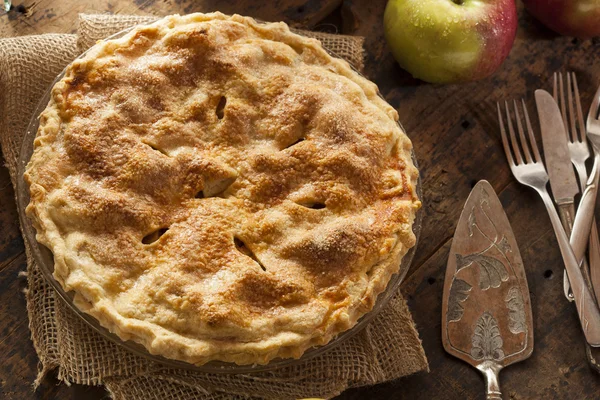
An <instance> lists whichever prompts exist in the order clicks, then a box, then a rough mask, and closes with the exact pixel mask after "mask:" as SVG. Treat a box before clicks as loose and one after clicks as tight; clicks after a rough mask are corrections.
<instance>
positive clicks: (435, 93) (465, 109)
mask: <svg viewBox="0 0 600 400" xmlns="http://www.w3.org/2000/svg"><path fill="white" fill-rule="evenodd" d="M17 3H19V4H23V9H22V11H23V12H20V11H17V10H15V11H14V12H12V11H11V14H9V15H0V36H15V35H22V34H34V33H42V32H69V31H73V30H74V29H75V21H76V17H77V13H79V12H83V11H85V12H113V13H152V14H155V15H164V14H169V13H174V12H181V13H185V12H192V11H200V10H201V11H212V10H215V9H217V8H218V9H220V10H221V11H223V12H226V13H233V12H239V13H242V14H246V15H251V16H254V17H257V18H261V19H264V20H280V19H283V20H286V21H288V22H290V23H293V24H303V26H309V27H310V26H313V25H315V24H317V23H318V22H319V21H321V20H323V19H324V18H325V16H326V15H327V14H329V13H330V12H331V11H332V10H334V9H336V7H338V6H339V5H340V0H331V1H323V2H320V1H316V0H289V1H288V0H286V1H283V0H276V1H274V2H267V3H259V2H252V1H250V0H241V1H237V2H235V1H233V0H230V1H220V2H218V1H217V0H214V1H213V0H202V1H196V2H194V1H191V0H177V1H176V0H162V1H159V0H96V1H94V2H91V1H89V2H83V1H77V0H63V1H60V0H39V1H37V2H36V6H35V7H34V8H32V9H31V8H28V7H30V6H31V5H32V4H33V3H34V1H31V0H26V1H22V2H18V1H15V5H16V7H18V6H19V4H17ZM385 3H386V2H385V1H384V0H379V1H368V2H367V1H361V0H346V1H344V2H343V5H342V7H341V9H339V12H340V15H341V16H340V17H335V18H328V19H327V21H328V22H331V21H334V22H336V23H338V24H339V25H340V26H338V30H339V31H340V32H342V33H350V34H357V35H363V36H365V37H366V46H365V47H366V51H367V60H366V72H365V73H366V75H367V76H368V77H370V78H371V79H372V80H374V81H375V82H376V83H377V84H378V85H379V87H380V90H381V92H382V94H383V95H384V96H385V97H386V99H387V100H388V101H389V102H390V103H391V104H392V105H393V106H394V107H397V108H398V110H399V113H400V118H401V121H402V123H403V124H404V127H405V128H406V130H407V132H408V134H409V136H410V137H411V138H412V140H413V142H414V145H415V151H416V154H417V157H418V159H419V161H420V167H421V173H422V178H423V191H424V208H423V212H424V220H425V222H424V226H423V232H422V236H421V242H420V244H419V250H418V252H417V257H416V259H415V262H414V264H413V268H412V269H411V271H410V275H409V276H408V277H407V280H406V283H405V285H404V287H403V292H404V293H405V294H406V295H407V296H408V298H409V305H410V307H411V309H412V311H413V313H414V316H415V320H416V323H417V327H418V329H419V332H420V335H421V338H422V339H423V343H424V346H425V350H426V352H427V355H428V357H429V360H430V364H431V372H430V373H429V374H426V373H422V374H418V375H416V376H413V377H408V378H404V379H401V380H398V381H395V382H390V383H386V384H383V385H378V386H376V387H371V388H362V389H354V390H349V391H347V392H345V393H344V394H342V395H341V396H340V397H339V399H363V398H370V399H375V400H377V399H388V398H403V399H404V398H405V399H420V398H444V399H477V398H483V388H484V387H483V381H482V379H481V377H480V376H479V374H478V372H477V371H474V370H473V369H471V368H470V367H469V366H468V365H466V364H464V363H462V362H461V361H459V360H457V359H454V358H452V357H451V356H448V355H447V354H446V353H445V352H444V351H443V348H442V345H441V340H440V334H441V333H440V318H441V310H440V307H441V295H442V280H443V276H444V271H445V265H446V260H447V256H448V250H449V246H450V238H451V237H452V234H453V232H454V228H455V224H456V221H457V220H458V216H459V214H460V212H461V207H462V204H463V203H464V201H465V199H466V197H467V195H468V193H469V191H470V189H471V186H472V184H473V183H474V182H476V181H477V180H479V179H487V180H489V181H490V182H491V183H492V185H493V186H494V187H495V189H496V190H497V191H499V192H501V195H500V197H501V200H502V202H503V204H504V206H505V208H506V210H507V215H508V217H509V219H510V221H511V223H512V226H513V229H514V231H515V235H516V239H517V242H518V243H519V246H520V249H521V253H522V256H523V260H524V263H525V268H526V273H527V276H528V280H529V286H530V291H531V293H532V307H533V313H534V323H535V341H536V343H535V350H534V354H533V356H532V358H531V359H529V360H528V361H526V362H523V363H520V364H515V365H514V366H511V367H510V368H508V369H506V371H504V372H502V374H501V380H502V384H503V388H504V391H505V395H506V397H507V398H511V399H529V398H542V397H544V398H548V399H580V398H598V397H600V392H599V390H598V376H597V375H596V374H595V373H594V372H592V370H591V369H590V368H589V367H588V366H587V364H586V361H585V355H584V350H583V345H582V340H583V339H582V334H581V332H580V331H579V327H578V321H577V317H576V314H575V310H574V307H573V306H572V305H571V304H569V303H567V302H566V301H565V300H564V299H563V297H562V289H561V285H562V279H561V274H562V262H561V258H560V254H559V252H558V248H557V245H556V241H555V239H554V236H553V233H552V231H551V229H550V223H549V220H548V219H547V217H546V216H545V215H546V214H545V210H544V209H543V206H542V205H541V202H540V201H539V199H538V198H537V197H536V195H535V193H533V192H532V191H530V190H528V189H526V188H523V187H521V186H519V185H517V184H516V183H514V180H513V179H512V177H511V175H510V172H509V170H508V167H507V165H506V161H505V159H504V154H503V153H502V149H501V146H500V140H499V134H498V132H497V122H496V116H495V111H494V110H495V101H497V100H500V99H505V98H516V97H520V96H524V95H526V94H529V95H530V94H531V91H532V90H533V89H534V88H537V87H549V85H548V78H549V77H550V76H551V74H552V72H554V71H558V70H562V71H566V70H575V71H576V72H577V73H578V80H579V83H580V88H582V97H583V104H584V105H585V106H587V105H588V104H589V102H590V99H591V96H592V94H593V91H594V89H595V86H596V85H597V84H598V82H600V59H599V58H598V57H597V54H599V50H600V42H598V41H587V42H580V41H576V40H572V39H570V38H560V37H557V36H556V35H554V34H552V33H551V32H549V31H548V30H547V29H545V28H543V27H542V26H540V25H539V24H538V23H537V22H535V21H533V20H532V19H531V17H529V16H527V14H525V13H524V12H523V10H522V9H520V10H519V11H520V22H519V23H520V28H519V33H518V38H517V40H516V42H515V46H514V48H513V51H512V52H511V55H510V56H509V58H508V60H507V61H506V62H505V63H504V65H503V66H502V68H501V70H500V71H499V72H498V73H497V74H496V75H494V76H493V77H491V78H489V79H486V80H483V81H480V82H476V83H471V84H464V85H449V86H438V85H428V84H424V83H423V82H420V81H417V80H415V79H413V78H412V77H411V76H410V75H409V74H408V73H406V72H405V71H403V70H401V69H400V68H399V67H398V66H397V64H396V62H395V61H394V60H393V58H392V57H391V55H390V53H389V50H388V48H387V46H386V44H385V41H384V40H383V32H382V23H381V21H382V15H383V9H384V7H385ZM27 10H29V11H27ZM26 13H27V15H25V14H26ZM340 20H341V21H340ZM529 100H531V99H529ZM529 105H530V106H531V107H532V106H533V103H532V102H531V101H530V103H529ZM531 110H532V111H533V110H534V109H533V108H531ZM532 116H534V118H535V113H532ZM8 182H9V180H8V175H7V173H6V170H5V169H0V188H2V189H1V190H0V267H4V269H2V268H0V321H2V322H1V323H0V397H2V398H9V399H11V398H14V399H29V398H35V399H39V398H48V399H55V398H56V399H58V398H61V399H62V398H90V399H98V398H102V396H104V392H103V391H102V390H101V389H97V388H91V389H90V388H85V387H79V386H75V387H73V388H69V389H67V388H66V386H65V385H60V386H56V384H55V383H56V382H55V381H53V380H52V379H51V378H50V379H48V380H47V381H46V382H45V383H44V387H42V388H41V389H40V390H39V391H38V392H37V393H35V394H34V393H32V392H31V391H30V383H31V382H32V381H33V379H34V377H35V375H36V372H37V366H36V363H37V357H36V355H35V352H34V350H33V348H32V345H31V342H30V340H29V331H28V329H27V324H26V322H24V321H26V314H25V305H24V298H23V296H22V295H21V294H20V293H19V290H20V289H21V288H22V287H23V283H22V280H19V279H18V278H17V276H16V275H17V273H18V271H19V270H20V269H22V268H23V266H22V262H23V258H22V255H20V253H21V252H22V243H21V241H20V239H19V237H20V235H19V230H18V225H17V222H16V221H17V219H16V211H15V208H14V203H13V193H12V189H11V188H10V185H9V184H8ZM548 271H552V273H549V272H548Z"/></svg>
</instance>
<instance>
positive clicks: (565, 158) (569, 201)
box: [535, 89, 579, 301]
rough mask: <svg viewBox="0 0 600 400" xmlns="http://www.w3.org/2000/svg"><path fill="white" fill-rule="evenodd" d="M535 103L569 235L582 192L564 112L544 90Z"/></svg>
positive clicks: (570, 297) (565, 281)
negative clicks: (579, 194) (576, 199)
mask: <svg viewBox="0 0 600 400" xmlns="http://www.w3.org/2000/svg"><path fill="white" fill-rule="evenodd" d="M535 104H536V106H537V112H538V116H539V120H540V128H541V131H542V145H543V148H544V158H545V159H546V169H547V170H548V177H549V180H550V189H551V191H552V194H553V196H554V201H555V202H556V204H557V206H558V214H559V215H560V220H561V222H562V224H563V227H564V228H565V232H567V235H568V236H570V235H571V231H572V230H573V220H574V218H575V202H574V197H575V195H576V194H578V193H579V186H578V185H577V180H576V179H575V171H574V170H573V165H572V163H571V153H570V152H569V147H568V145H567V132H566V130H565V122H563V118H562V114H561V112H560V109H559V108H558V104H557V103H556V100H555V99H554V97H553V96H551V95H550V93H548V92H546V91H545V90H541V89H540V90H536V91H535ZM570 291H571V286H570V285H569V278H568V277H567V271H566V270H564V271H563V292H564V295H565V297H566V298H567V300H569V301H573V295H572V294H570Z"/></svg>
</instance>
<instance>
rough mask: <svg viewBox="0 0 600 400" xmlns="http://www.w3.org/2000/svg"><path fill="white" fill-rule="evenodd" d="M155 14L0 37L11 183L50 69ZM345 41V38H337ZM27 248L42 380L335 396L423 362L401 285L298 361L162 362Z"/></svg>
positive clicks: (153, 393)
mask: <svg viewBox="0 0 600 400" xmlns="http://www.w3.org/2000/svg"><path fill="white" fill-rule="evenodd" d="M154 19H155V17H134V16H112V15H99V16H98V15H82V16H80V31H79V33H80V34H79V36H78V37H77V36H75V35H59V34H48V35H40V36H28V37H20V38H12V39H3V40H0V93H2V96H1V97H0V110H1V111H2V114H3V118H2V119H1V120H0V144H1V145H2V150H3V153H4V157H5V159H6V161H7V166H8V168H9V171H10V174H11V179H12V182H13V185H14V184H15V179H16V164H17V158H18V152H19V149H20V144H21V138H22V136H23V134H24V132H25V129H26V127H27V124H28V122H29V119H30V116H31V113H32V112H33V110H34V108H35V106H36V104H37V101H38V100H39V99H40V97H41V96H42V94H43V93H44V91H45V90H46V89H47V86H48V85H49V84H50V83H51V82H52V80H53V79H54V77H55V76H56V75H57V74H58V73H60V71H61V70H62V69H63V68H64V67H65V66H66V65H67V64H68V63H69V62H70V61H71V60H73V58H75V57H76V56H77V54H79V53H80V52H81V51H82V50H85V49H86V48H87V47H86V46H89V45H91V44H93V43H95V42H96V41H97V40H98V39H101V38H103V37H106V36H108V35H110V34H112V33H115V32H118V31H120V30H122V29H125V28H126V27H128V26H131V25H134V24H137V23H140V22H142V23H143V22H150V21H152V20H154ZM311 35H313V34H311ZM321 35H322V34H318V35H317V38H318V39H319V40H321V41H322V42H323V44H324V45H325V46H328V47H329V48H330V49H331V50H332V51H334V52H335V53H336V54H339V55H340V56H347V59H348V61H349V62H351V63H352V64H353V65H354V66H355V67H356V68H360V67H361V66H362V38H354V37H343V38H340V37H333V38H328V37H322V36H321ZM328 36H332V35H328ZM340 40H341V42H343V43H344V46H345V47H343V48H342V47H341V45H339V43H341V42H340ZM336 43H337V44H336ZM336 46H338V47H336ZM347 52H350V53H351V55H353V56H352V57H351V56H348V55H347V54H346V53H347ZM357 60H359V61H357ZM26 253H27V260H28V263H27V265H28V266H27V271H28V273H27V279H28V290H27V292H26V297H27V311H28V316H29V321H30V322H29V326H30V329H31V333H32V340H33V343H34V346H35V349H36V351H37V353H38V355H39V357H40V374H39V377H38V379H37V381H36V383H38V382H39V381H40V380H41V379H42V378H43V377H44V375H45V374H46V373H47V372H48V371H51V370H54V369H58V378H59V379H60V380H62V381H64V382H66V383H71V382H73V383H79V384H89V385H99V384H104V385H106V387H107V388H108V390H109V391H110V393H111V394H112V396H113V397H114V398H115V399H138V398H140V399H144V400H146V399H149V400H150V399H157V400H158V399H161V400H162V399H219V400H221V399H237V398H267V399H282V398H301V397H312V396H318V397H327V398H329V397H333V396H335V395H337V394H339V393H341V392H342V391H343V390H345V389H347V388H349V387H356V386H364V385H372V384H376V383H380V382H384V381H387V380H392V379H397V378H399V377H402V376H406V375H409V374H412V373H414V372H417V371H422V370H426V369H427V361H426V358H425V354H424V352H423V348H422V346H421V343H420V340H419V338H418V335H417V332H416V329H415V327H414V323H413V321H412V318H411V316H410V313H409V311H408V308H407V306H406V302H405V301H404V299H403V298H402V296H401V295H400V294H399V293H398V294H397V295H396V296H395V297H394V298H393V299H392V301H391V302H390V304H389V305H388V306H387V307H386V308H385V309H384V310H383V311H382V312H381V313H380V314H379V315H378V316H377V317H376V319H375V320H374V321H373V322H372V323H371V324H370V325H369V326H368V327H367V328H366V329H365V330H364V331H363V332H361V333H359V334H358V335H357V336H355V337H353V338H351V339H349V340H348V341H347V342H345V343H343V344H342V345H340V346H338V347H337V348H335V349H333V350H332V351H330V352H328V353H326V354H324V355H322V356H319V357H316V358H313V359H311V360H308V361H306V362H304V363H302V364H300V365H296V366H293V367H287V368H282V369H280V370H276V371H271V372H264V373H255V374H244V375H221V374H202V373H197V372H191V371H187V370H176V369H170V368H166V367H164V366H163V365H160V364H156V363H154V362H151V361H149V360H147V359H145V358H142V357H139V356H136V355H134V354H131V353H129V352H128V351H126V350H124V349H123V348H121V347H120V346H118V345H116V344H114V343H112V342H110V341H107V340H106V339H104V338H103V337H101V336H100V335H98V334H97V333H96V332H95V331H93V330H92V329H91V328H90V327H88V326H87V324H86V323H84V322H83V321H82V320H81V319H80V318H79V317H77V316H76V315H75V314H74V313H73V312H72V311H71V310H70V309H69V308H68V306H66V305H65V304H63V302H62V300H60V299H59V298H58V297H57V295H56V294H55V292H54V291H53V289H52V288H51V286H50V285H49V284H48V283H47V282H46V281H45V279H44V277H43V275H42V274H41V271H40V270H39V267H38V266H37V265H36V264H35V263H33V262H32V258H31V256H30V251H29V247H28V246H27V244H26Z"/></svg>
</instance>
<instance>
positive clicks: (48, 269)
mask: <svg viewBox="0 0 600 400" xmlns="http://www.w3.org/2000/svg"><path fill="white" fill-rule="evenodd" d="M131 29H132V28H130V29H128V30H125V31H122V32H120V33H118V34H116V35H113V36H111V37H110V38H109V39H114V38H118V37H120V36H122V35H124V34H125V33H127V32H129V31H130V30H131ZM85 54H86V53H84V54H82V55H81V56H80V57H82V56H83V55H85ZM64 73H65V72H64V71H63V72H62V73H61V74H59V76H58V77H57V78H56V80H55V81H54V82H53V83H52V84H51V85H50V87H49V89H48V90H47V91H46V93H45V95H44V96H43V97H42V99H41V100H40V102H39V104H38V106H37V108H36V110H35V111H34V113H33V118H32V119H31V122H30V124H29V126H28V129H27V131H26V133H25V135H24V138H23V143H22V147H21V152H20V157H19V164H18V178H17V202H18V207H19V210H20V218H21V225H22V227H23V228H22V229H23V232H24V236H25V238H26V240H27V242H28V243H29V245H30V248H31V252H32V255H33V257H34V260H35V261H36V263H37V264H38V266H39V267H40V269H41V271H42V273H43V275H44V277H45V278H46V280H47V281H48V283H49V284H50V285H51V286H52V287H53V289H54V290H55V291H56V293H57V294H58V296H59V297H60V298H61V299H62V300H63V301H65V303H66V304H67V305H68V306H69V307H70V308H71V309H72V310H73V311H74V312H75V313H76V315H78V316H79V317H80V318H81V319H83V320H84V321H85V322H86V323H87V324H88V325H89V326H90V327H91V328H92V329H94V330H95V331H97V332H98V333H99V334H100V335H102V336H103V337H105V338H106V339H107V340H110V341H111V342H114V343H115V344H118V345H120V346H122V347H124V348H126V349H127V350H129V351H132V352H133V353H135V354H137V355H140V356H144V357H146V358H148V359H150V360H152V361H155V362H158V363H162V364H165V365H167V366H169V367H173V368H186V369H193V370H196V371H199V372H204V373H248V372H259V371H266V370H272V369H276V368H281V367H286V366H290V365H294V364H298V363H302V362H304V361H305V360H307V359H309V358H312V357H315V356H317V355H319V354H322V353H324V352H327V351H328V350H330V349H331V348H333V347H336V346H337V345H339V344H340V343H342V342H343V341H345V340H347V339H348V338H350V337H352V336H353V335H355V334H357V333H358V332H360V331H361V330H362V329H363V328H364V327H365V326H366V325H367V324H368V323H369V322H370V321H371V320H372V319H373V318H374V317H375V316H376V315H377V313H378V312H379V311H381V309H383V308H384V307H385V305H386V304H387V303H388V302H389V300H390V299H391V297H392V296H393V295H394V294H395V293H396V291H397V289H398V287H399V285H400V283H401V282H402V280H403V278H404V276H405V275H406V273H407V271H408V269H409V267H410V263H411V261H412V258H413V256H414V253H415V248H416V245H415V246H414V247H413V248H411V249H410V250H409V252H408V253H407V254H406V255H405V256H404V258H403V260H402V263H401V265H400V266H399V269H398V273H396V274H394V275H393V276H392V278H391V279H390V281H389V282H388V284H387V288H386V290H385V291H384V292H383V293H381V294H380V296H379V297H378V299H377V302H376V304H375V306H374V308H373V310H371V311H370V312H369V313H367V314H365V315H364V316H363V317H362V318H361V319H360V320H359V321H358V323H357V324H356V325H355V326H354V327H353V328H351V329H349V330H347V331H345V332H342V333H340V334H339V335H338V336H337V337H336V338H334V339H333V340H331V341H330V342H329V343H328V344H326V345H324V346H320V347H315V348H311V349H309V350H307V351H306V352H305V353H304V354H303V356H302V357H301V358H299V359H275V360H272V361H271V362H269V363H268V364H266V365H237V364H232V363H224V362H216V361H213V362H209V363H207V364H203V365H193V364H189V363H186V362H183V361H177V360H172V359H167V358H164V357H162V356H158V355H153V354H150V353H149V352H148V350H146V348H145V347H144V346H142V345H141V344H138V343H135V342H133V341H124V340H122V339H120V338H119V337H118V336H117V335H115V334H113V333H111V332H109V330H108V329H106V328H104V327H102V326H101V325H100V323H99V322H98V321H97V320H96V319H95V318H94V317H92V316H90V315H88V314H86V313H84V312H82V311H81V310H79V308H78V307H77V306H75V304H74V302H73V297H74V294H73V293H71V292H66V291H65V290H64V289H63V288H62V286H61V285H60V284H59V283H58V282H57V281H56V280H55V279H54V277H53V271H54V260H53V256H52V253H51V251H50V250H49V249H48V248H46V247H45V246H43V245H40V244H39V243H38V242H37V241H36V232H35V228H34V227H33V225H32V223H31V221H30V220H29V219H28V218H27V217H26V215H25V208H26V207H27V205H28V204H29V201H30V198H29V188H28V186H27V184H26V183H25V181H24V179H23V174H24V171H25V168H26V166H27V163H28V162H29V160H30V158H31V155H32V153H33V147H34V146H33V142H34V139H35V136H36V134H37V131H38V126H39V115H40V114H41V113H42V112H43V111H44V109H45V108H46V106H47V104H48V101H49V99H50V94H51V89H52V87H53V86H54V85H55V83H56V82H58V81H59V80H60V79H62V78H63V76H64ZM413 162H414V163H415V166H416V161H415V160H414V154H413ZM417 195H418V196H419V198H421V190H420V181H419V182H418V183H417ZM421 215H422V212H418V213H417V215H416V219H415V222H414V225H413V230H414V233H415V235H416V236H417V239H418V237H419V233H420V227H421Z"/></svg>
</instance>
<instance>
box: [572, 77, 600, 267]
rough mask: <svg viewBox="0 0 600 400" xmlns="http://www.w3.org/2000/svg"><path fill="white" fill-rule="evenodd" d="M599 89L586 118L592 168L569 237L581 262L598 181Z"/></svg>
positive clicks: (599, 173) (599, 160)
mask: <svg viewBox="0 0 600 400" xmlns="http://www.w3.org/2000/svg"><path fill="white" fill-rule="evenodd" d="M599 112H600V88H598V91H597V92H596V94H595V95H594V100H593V101H592V105H591V106H590V111H589V113H588V117H587V123H586V128H587V134H588V139H589V140H590V142H592V147H593V149H594V167H593V168H592V172H591V173H590V176H589V178H588V181H587V185H586V188H585V191H584V192H583V194H582V195H581V200H580V201H579V209H578V210H577V214H576V215H575V222H574V223H573V234H572V236H571V246H572V247H573V252H574V253H575V257H576V258H577V260H579V261H580V260H582V259H583V255H584V253H585V249H586V247H587V243H588V239H589V236H590V231H591V227H592V218H593V216H594V209H595V207H596V195H597V193H598V182H599V181H600V120H599V119H598V118H599V116H598V113H599Z"/></svg>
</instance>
